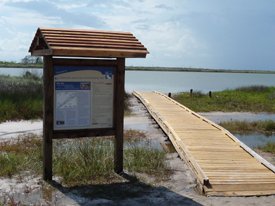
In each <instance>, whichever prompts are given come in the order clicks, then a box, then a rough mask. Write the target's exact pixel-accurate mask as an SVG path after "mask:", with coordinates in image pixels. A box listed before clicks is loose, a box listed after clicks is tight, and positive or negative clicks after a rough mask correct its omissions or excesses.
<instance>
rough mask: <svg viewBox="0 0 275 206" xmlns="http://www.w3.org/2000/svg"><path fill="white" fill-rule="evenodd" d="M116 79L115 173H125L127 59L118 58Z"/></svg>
mask: <svg viewBox="0 0 275 206" xmlns="http://www.w3.org/2000/svg"><path fill="white" fill-rule="evenodd" d="M115 76H116V79H115V81H116V82H115V85H116V89H115V108H114V111H115V127H116V129H115V131H116V132H115V154H114V157H115V158H114V165H115V168H114V169H115V172H116V173H118V174H119V173H122V172H123V118H124V92H125V89H124V81H125V58H117V71H116V75H115Z"/></svg>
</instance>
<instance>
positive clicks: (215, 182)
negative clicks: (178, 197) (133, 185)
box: [134, 92, 275, 196]
mask: <svg viewBox="0 0 275 206" xmlns="http://www.w3.org/2000/svg"><path fill="white" fill-rule="evenodd" d="M134 94H135V96H136V97H137V98H139V99H140V100H141V102H142V103H143V104H144V105H145V107H146V108H147V109H148V111H149V113H150V114H151V115H152V117H153V118H154V119H155V120H156V122H157V123H158V124H159V126H160V127H161V128H162V129H163V131H164V132H165V133H166V134H167V136H168V137H169V138H170V140H171V142H172V143H173V145H174V147H175V149H176V151H177V152H178V154H179V155H180V157H181V158H182V159H184V160H185V161H186V163H187V164H188V165H189V166H190V168H191V169H192V171H193V172H194V174H195V176H196V177H197V180H198V181H197V182H198V183H199V185H198V188H200V189H201V192H202V193H204V194H206V195H215V196H251V195H270V194H275V173H274V171H275V169H274V166H273V165H271V164H270V163H268V162H267V161H266V160H264V159H263V158H262V157H260V156H259V155H258V154H256V153H255V152H254V151H253V150H251V149H250V148H248V147H247V146H246V145H244V144H243V143H242V142H240V141H239V140H238V139H237V138H236V137H234V136H233V135H232V134H231V133H229V132H228V131H227V130H225V129H224V128H222V127H220V126H219V125H216V124H215V123H213V122H211V121H210V120H208V119H206V118H204V117H202V116H200V115H198V114H196V113H195V112H194V111H191V110H190V109H188V108H186V107H185V106H183V105H181V104H179V103H178V102H175V101H174V100H172V99H171V98H169V97H167V96H165V95H163V94H161V93H158V92H134ZM169 111H171V112H169Z"/></svg>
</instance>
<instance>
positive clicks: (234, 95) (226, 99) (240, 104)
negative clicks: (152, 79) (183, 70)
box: [173, 86, 275, 112]
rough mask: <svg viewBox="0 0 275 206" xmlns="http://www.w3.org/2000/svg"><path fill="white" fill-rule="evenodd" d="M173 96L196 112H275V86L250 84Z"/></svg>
mask: <svg viewBox="0 0 275 206" xmlns="http://www.w3.org/2000/svg"><path fill="white" fill-rule="evenodd" d="M173 98H174V99H175V100H176V101H178V102H180V103H181V104H184V105H185V106H187V107H189V108H190V109H192V110H194V111H196V112H211V111H223V112H275V87H265V86H250V87H241V88H237V89H234V90H224V91H219V92H212V98H210V97H209V95H208V94H202V93H201V92H200V93H199V95H195V94H194V93H193V95H192V96H191V95H190V93H189V92H183V93H179V94H176V95H174V96H173Z"/></svg>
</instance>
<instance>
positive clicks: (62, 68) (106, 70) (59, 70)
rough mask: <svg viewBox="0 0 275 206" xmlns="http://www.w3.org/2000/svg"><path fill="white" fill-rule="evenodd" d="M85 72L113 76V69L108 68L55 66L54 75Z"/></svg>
mask: <svg viewBox="0 0 275 206" xmlns="http://www.w3.org/2000/svg"><path fill="white" fill-rule="evenodd" d="M83 70H91V71H98V72H101V74H103V75H106V74H108V75H110V74H111V75H113V67H106V66H54V75H58V74H63V73H68V72H75V71H83Z"/></svg>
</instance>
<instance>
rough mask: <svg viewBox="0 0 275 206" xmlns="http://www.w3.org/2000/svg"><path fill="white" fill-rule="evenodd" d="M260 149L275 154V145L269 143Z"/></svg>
mask: <svg viewBox="0 0 275 206" xmlns="http://www.w3.org/2000/svg"><path fill="white" fill-rule="evenodd" d="M258 149H260V150H262V151H264V152H269V153H272V154H275V143H271V142H269V143H267V144H266V145H264V146H262V147H259V148H258Z"/></svg>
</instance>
